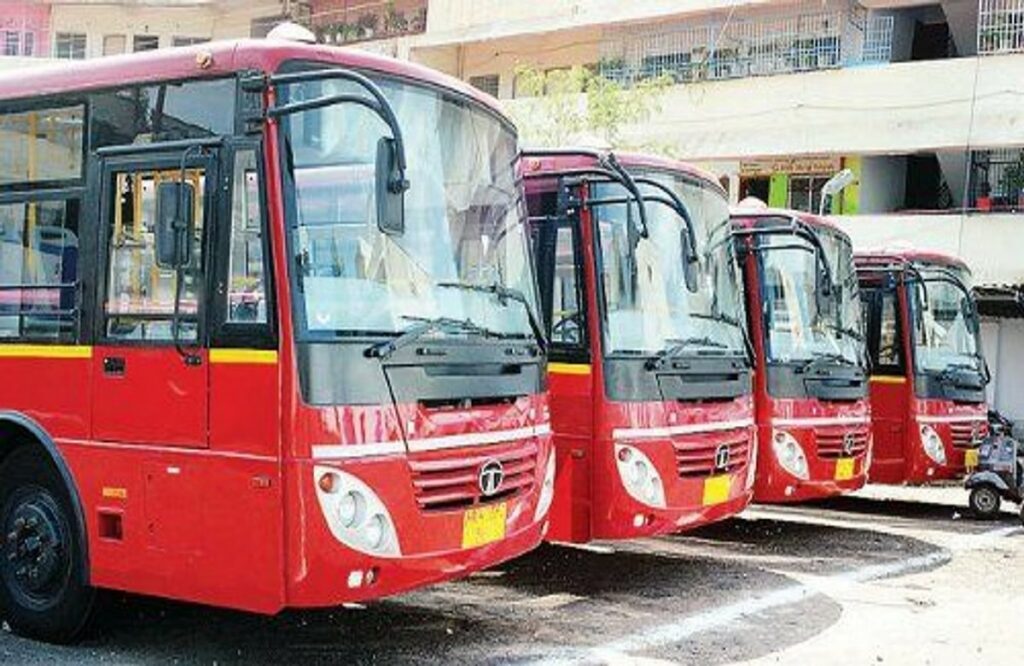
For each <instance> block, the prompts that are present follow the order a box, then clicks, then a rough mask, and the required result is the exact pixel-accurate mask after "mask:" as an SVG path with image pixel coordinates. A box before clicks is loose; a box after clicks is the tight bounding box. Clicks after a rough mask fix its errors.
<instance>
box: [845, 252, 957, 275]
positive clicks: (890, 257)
mask: <svg viewBox="0 0 1024 666" xmlns="http://www.w3.org/2000/svg"><path fill="white" fill-rule="evenodd" d="M853 261H854V263H855V264H857V265H858V266H861V267H870V266H886V265H895V266H900V265H902V264H941V265H944V266H951V267H955V268H961V269H963V270H965V271H967V272H968V273H970V272H971V268H970V266H968V265H967V264H966V263H964V261H963V260H962V259H960V258H959V257H954V256H953V255H951V254H945V253H944V252H935V251H932V250H917V249H914V248H906V249H902V248H901V249H898V250H897V249H890V250H871V251H865V252H855V253H854V254H853Z"/></svg>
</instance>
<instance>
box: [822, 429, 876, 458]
mask: <svg viewBox="0 0 1024 666" xmlns="http://www.w3.org/2000/svg"><path fill="white" fill-rule="evenodd" d="M848 434H849V435H852V436H853V441H852V442H850V446H849V450H847V446H846V436H847V435H848ZM868 437H869V435H868V431H867V430H844V429H842V428H829V429H827V430H826V429H817V430H815V431H814V439H815V441H816V442H817V443H818V457H819V458H821V459H823V460H835V459H836V458H857V457H860V456H862V455H864V454H865V453H866V452H867V450H868Z"/></svg>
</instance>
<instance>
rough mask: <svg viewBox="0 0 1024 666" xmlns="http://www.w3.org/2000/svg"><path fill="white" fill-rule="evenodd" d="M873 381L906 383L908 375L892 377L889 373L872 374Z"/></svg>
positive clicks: (877, 382) (879, 382)
mask: <svg viewBox="0 0 1024 666" xmlns="http://www.w3.org/2000/svg"><path fill="white" fill-rule="evenodd" d="M871 381H873V382H874V383H876V384H906V383H907V378H906V377H892V376H889V375H871Z"/></svg>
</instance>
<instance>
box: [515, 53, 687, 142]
mask: <svg viewBox="0 0 1024 666" xmlns="http://www.w3.org/2000/svg"><path fill="white" fill-rule="evenodd" d="M669 85H671V80H670V79H668V78H667V77H659V78H652V79H645V80H642V81H639V82H636V83H635V84H633V85H632V86H631V87H628V88H627V87H625V86H623V85H622V84H621V83H619V82H617V81H613V80H611V79H607V78H605V77H603V76H601V75H600V74H599V73H597V72H594V71H592V70H590V69H588V68H586V67H580V66H575V67H571V68H568V69H553V70H549V71H547V72H544V71H541V70H537V69H534V68H531V67H518V68H516V97H517V98H518V99H517V102H516V104H515V106H514V108H513V109H512V115H513V118H514V119H515V121H516V124H517V125H518V126H519V130H520V134H521V135H522V137H523V142H524V143H525V144H527V145H531V146H539V147H555V146H563V145H566V144H568V143H571V142H573V141H575V140H577V139H576V137H578V136H579V135H580V134H584V133H586V134H591V135H595V136H596V137H597V138H599V139H600V140H602V141H603V142H604V143H607V144H608V145H610V146H612V147H614V148H623V147H636V146H622V145H621V143H622V129H623V127H625V126H627V125H632V124H636V123H641V122H643V121H645V120H647V119H649V118H650V117H651V116H652V115H653V114H655V113H657V112H658V111H660V110H661V105H660V102H661V97H662V95H663V93H664V91H665V90H666V89H667V88H668V86H669ZM659 152H663V151H659Z"/></svg>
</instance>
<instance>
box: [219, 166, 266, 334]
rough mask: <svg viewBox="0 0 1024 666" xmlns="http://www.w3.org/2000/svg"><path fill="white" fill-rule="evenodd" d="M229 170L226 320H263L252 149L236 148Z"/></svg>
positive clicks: (257, 192)
mask: <svg viewBox="0 0 1024 666" xmlns="http://www.w3.org/2000/svg"><path fill="white" fill-rule="evenodd" d="M232 173H233V176H232V186H231V190H232V193H231V241H230V249H229V254H228V285H227V298H228V304H227V323H228V324H266V323H267V321H268V319H267V282H266V277H265V272H264V266H263V219H262V215H261V206H260V189H259V176H258V173H257V169H256V152H255V151H253V150H240V151H238V152H237V153H236V154H235V164H234V169H233V170H232Z"/></svg>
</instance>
